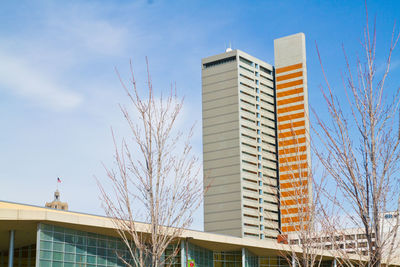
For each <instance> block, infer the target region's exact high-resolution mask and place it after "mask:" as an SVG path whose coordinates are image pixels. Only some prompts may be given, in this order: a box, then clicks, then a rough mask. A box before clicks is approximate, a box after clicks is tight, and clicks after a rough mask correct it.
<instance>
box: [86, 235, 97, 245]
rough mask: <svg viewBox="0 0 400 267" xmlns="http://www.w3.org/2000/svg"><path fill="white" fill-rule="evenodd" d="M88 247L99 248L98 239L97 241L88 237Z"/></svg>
mask: <svg viewBox="0 0 400 267" xmlns="http://www.w3.org/2000/svg"><path fill="white" fill-rule="evenodd" d="M87 245H88V246H93V247H96V246H97V239H96V238H91V237H88V239H87Z"/></svg>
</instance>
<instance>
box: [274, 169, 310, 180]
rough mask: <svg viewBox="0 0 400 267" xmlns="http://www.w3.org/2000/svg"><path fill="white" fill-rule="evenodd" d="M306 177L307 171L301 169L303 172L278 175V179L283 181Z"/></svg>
mask: <svg viewBox="0 0 400 267" xmlns="http://www.w3.org/2000/svg"><path fill="white" fill-rule="evenodd" d="M306 177H308V172H307V171H303V172H294V173H288V174H281V175H279V180H280V181H284V180H291V179H295V178H306Z"/></svg>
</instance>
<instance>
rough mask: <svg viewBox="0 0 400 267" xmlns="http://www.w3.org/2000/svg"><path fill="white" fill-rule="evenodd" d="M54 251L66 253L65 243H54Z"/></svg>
mask: <svg viewBox="0 0 400 267" xmlns="http://www.w3.org/2000/svg"><path fill="white" fill-rule="evenodd" d="M53 250H54V251H61V252H63V251H64V243H58V242H54V243H53Z"/></svg>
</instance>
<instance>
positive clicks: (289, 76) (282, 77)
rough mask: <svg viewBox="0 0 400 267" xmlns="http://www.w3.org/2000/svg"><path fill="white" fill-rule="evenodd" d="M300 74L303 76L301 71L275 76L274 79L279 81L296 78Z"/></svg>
mask: <svg viewBox="0 0 400 267" xmlns="http://www.w3.org/2000/svg"><path fill="white" fill-rule="evenodd" d="M301 76H303V71H299V72H294V73H290V74H286V75H281V76H277V77H276V81H277V82H280V81H285V80H289V79H293V78H297V77H301Z"/></svg>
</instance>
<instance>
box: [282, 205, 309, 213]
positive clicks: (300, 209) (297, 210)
mask: <svg viewBox="0 0 400 267" xmlns="http://www.w3.org/2000/svg"><path fill="white" fill-rule="evenodd" d="M307 211H308V207H307V206H305V207H303V208H287V207H285V206H283V207H282V208H281V213H282V214H284V215H287V214H295V213H300V212H302V213H305V212H307Z"/></svg>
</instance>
